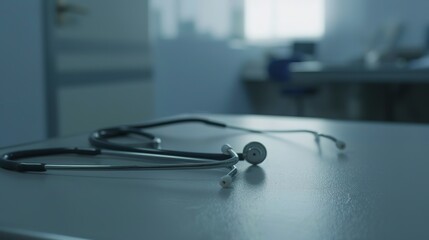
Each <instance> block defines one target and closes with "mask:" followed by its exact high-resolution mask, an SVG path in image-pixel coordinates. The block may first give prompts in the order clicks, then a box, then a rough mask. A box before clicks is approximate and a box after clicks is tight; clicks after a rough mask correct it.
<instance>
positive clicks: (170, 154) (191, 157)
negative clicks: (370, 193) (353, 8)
mask: <svg viewBox="0 0 429 240" xmlns="http://www.w3.org/2000/svg"><path fill="white" fill-rule="evenodd" d="M191 122H193V123H203V124H206V125H208V126H213V127H219V128H227V129H234V130H239V131H245V132H250V133H257V134H266V133H309V134H313V135H314V137H315V140H316V142H319V141H320V139H321V138H325V139H328V140H330V141H332V142H333V143H335V145H336V147H337V148H338V149H340V150H342V149H345V147H346V144H345V143H344V142H343V141H341V140H338V139H337V138H335V137H333V136H330V135H326V134H321V133H318V132H315V131H311V130H263V131H262V130H254V129H249V128H242V127H237V126H230V125H227V124H225V123H222V122H217V121H212V120H209V119H202V118H181V119H173V120H166V121H158V122H152V123H147V124H137V125H125V126H117V127H112V128H104V129H99V130H96V131H94V132H93V133H91V134H90V136H89V142H90V144H91V145H92V146H93V147H94V148H45V149H32V150H20V151H14V152H9V153H5V154H3V155H2V157H1V159H0V167H2V168H4V169H7V170H11V171H17V172H44V171H47V170H181V169H182V170H185V169H212V168H226V169H228V173H227V174H226V175H224V176H222V177H221V179H220V182H219V183H220V185H221V186H222V187H224V188H227V187H229V186H231V183H232V181H233V179H234V177H235V176H236V175H237V173H238V171H237V167H236V166H235V165H236V164H237V163H238V162H239V161H242V160H246V161H247V162H249V163H250V164H253V165H258V164H260V163H262V162H263V161H264V160H265V158H266V157H267V150H266V148H265V146H264V145H263V144H262V143H259V142H250V143H248V144H247V145H246V146H245V147H244V148H243V152H242V153H237V152H236V151H235V150H234V149H233V148H232V147H231V146H230V145H229V144H224V145H223V146H222V148H221V151H220V153H199V152H185V151H175V150H165V149H161V148H160V146H161V139H160V138H158V137H156V136H155V135H153V134H151V133H148V132H145V131H143V130H144V129H150V128H157V127H163V126H167V125H174V124H180V123H191ZM131 135H137V136H140V137H142V138H146V139H147V140H149V141H150V144H151V145H152V148H148V147H135V146H129V145H126V144H122V143H115V142H112V141H111V140H112V139H114V138H118V137H126V136H131ZM60 154H75V155H83V156H96V155H109V156H117V157H133V158H135V157H153V158H159V159H162V158H173V159H175V160H178V161H179V160H180V161H181V163H174V164H170V163H168V164H166V163H162V164H155V165H153V164H150V165H149V164H147V165H108V164H48V163H36V162H18V161H17V160H22V159H28V158H34V157H42V156H52V155H60Z"/></svg>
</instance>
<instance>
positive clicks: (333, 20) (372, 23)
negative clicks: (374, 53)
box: [320, 0, 429, 63]
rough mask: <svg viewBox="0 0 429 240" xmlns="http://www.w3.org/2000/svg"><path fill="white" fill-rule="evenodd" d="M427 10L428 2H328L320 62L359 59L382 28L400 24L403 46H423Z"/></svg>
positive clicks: (395, 0)
mask: <svg viewBox="0 0 429 240" xmlns="http://www.w3.org/2000/svg"><path fill="white" fill-rule="evenodd" d="M428 8H429V2H428V1H425V0H409V1H404V0H326V34H325V38H324V39H323V41H322V43H321V49H320V56H321V59H322V60H324V61H325V62H330V63H342V62H344V61H350V60H352V59H355V58H358V57H360V56H361V55H362V54H363V52H364V51H365V50H366V49H367V48H368V45H369V43H370V41H371V36H372V35H373V34H374V33H375V32H376V30H377V29H378V28H379V27H380V26H383V25H388V24H392V23H397V22H402V23H403V24H404V26H405V27H406V29H405V32H404V36H403V38H402V39H401V42H400V44H401V45H402V46H406V47H421V46H423V45H424V44H425V36H426V29H428V27H429V14H427V9H428Z"/></svg>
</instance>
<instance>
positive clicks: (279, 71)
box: [267, 56, 302, 81]
mask: <svg viewBox="0 0 429 240" xmlns="http://www.w3.org/2000/svg"><path fill="white" fill-rule="evenodd" d="M295 62H302V58H300V57H298V56H297V57H291V58H284V59H272V60H271V61H270V62H269V63H268V66H267V71H268V76H269V78H270V79H271V80H276V81H288V80H289V79H290V71H289V66H290V64H291V63H295Z"/></svg>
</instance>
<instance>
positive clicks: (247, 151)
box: [243, 142, 267, 165]
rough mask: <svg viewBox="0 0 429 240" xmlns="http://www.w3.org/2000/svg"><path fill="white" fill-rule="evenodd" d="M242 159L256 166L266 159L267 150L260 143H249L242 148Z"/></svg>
mask: <svg viewBox="0 0 429 240" xmlns="http://www.w3.org/2000/svg"><path fill="white" fill-rule="evenodd" d="M243 157H244V159H246V161H247V162H249V163H251V164H253V165H258V164H260V163H262V162H263V161H264V160H265V158H266V157H267V149H266V148H265V146H264V145H263V144H262V143H260V142H250V143H248V144H247V145H246V146H244V148H243Z"/></svg>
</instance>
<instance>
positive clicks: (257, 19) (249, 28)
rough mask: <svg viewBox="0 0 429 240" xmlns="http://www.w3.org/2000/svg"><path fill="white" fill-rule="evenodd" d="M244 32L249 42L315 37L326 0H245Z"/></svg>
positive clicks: (321, 25)
mask: <svg viewBox="0 0 429 240" xmlns="http://www.w3.org/2000/svg"><path fill="white" fill-rule="evenodd" d="M244 25H245V26H244V35H245V38H246V39H247V40H249V41H251V42H271V41H283V40H297V39H318V38H321V37H322V36H323V34H324V28H325V0H244Z"/></svg>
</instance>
